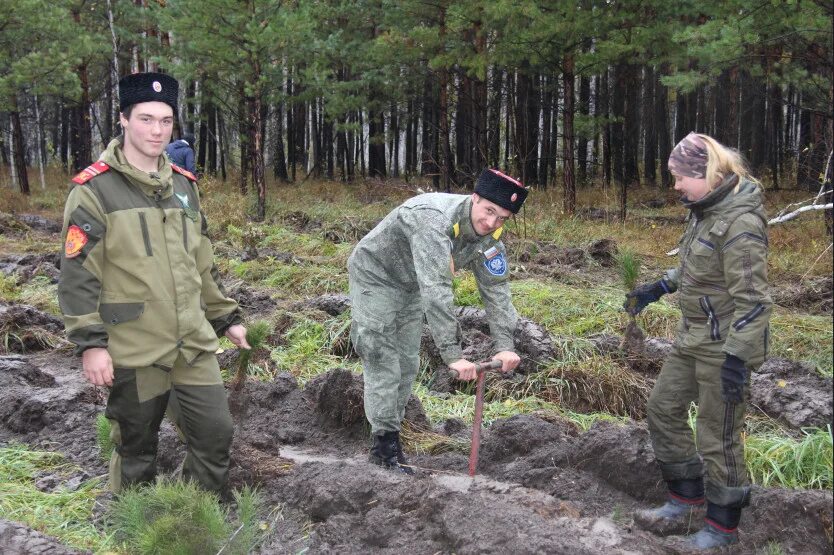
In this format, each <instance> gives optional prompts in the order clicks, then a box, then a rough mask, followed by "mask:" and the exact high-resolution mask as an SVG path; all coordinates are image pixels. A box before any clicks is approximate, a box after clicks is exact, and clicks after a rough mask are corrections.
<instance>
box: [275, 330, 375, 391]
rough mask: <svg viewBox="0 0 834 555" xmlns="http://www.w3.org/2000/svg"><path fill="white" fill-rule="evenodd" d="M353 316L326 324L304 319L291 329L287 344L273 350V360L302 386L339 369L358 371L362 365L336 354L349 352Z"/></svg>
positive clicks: (288, 332)
mask: <svg viewBox="0 0 834 555" xmlns="http://www.w3.org/2000/svg"><path fill="white" fill-rule="evenodd" d="M349 316H350V315H349V313H345V314H343V315H341V316H339V317H337V318H332V319H328V320H326V321H324V322H319V321H316V320H313V319H311V318H308V317H305V316H301V317H300V318H299V319H298V320H297V321H296V322H295V323H294V324H293V325H292V327H290V328H289V329H288V330H287V333H286V340H287V345H286V346H280V347H276V348H275V349H273V350H272V354H271V358H272V360H273V361H274V362H275V364H276V365H277V366H278V368H279V370H281V371H286V372H290V373H292V374H293V375H294V376H295V377H296V378H297V379H298V381H299V383H300V384H304V383H306V382H307V381H308V380H310V379H311V378H313V377H315V376H317V375H319V374H321V373H324V372H327V371H328V370H332V369H333V368H337V367H344V368H348V369H351V370H357V369H358V366H359V363H358V362H356V361H350V360H348V359H347V358H345V357H343V356H339V355H335V354H333V352H347V348H346V346H345V342H346V341H348V334H349V331H350V318H349Z"/></svg>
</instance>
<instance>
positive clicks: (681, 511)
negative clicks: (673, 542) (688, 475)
mask: <svg viewBox="0 0 834 555" xmlns="http://www.w3.org/2000/svg"><path fill="white" fill-rule="evenodd" d="M667 484H668V486H669V495H668V497H667V499H666V503H664V504H663V505H661V506H660V507H655V508H653V509H644V510H641V511H637V512H636V513H634V523H635V524H636V525H637V526H639V527H640V528H642V529H643V530H648V531H650V532H652V533H654V534H657V535H658V536H676V535H684V534H689V533H691V532H692V531H693V530H694V529H695V527H696V526H697V523H699V522H700V520H701V518H702V516H703V507H704V482H703V480H702V479H700V478H698V479H692V480H673V481H670V482H668V483H667Z"/></svg>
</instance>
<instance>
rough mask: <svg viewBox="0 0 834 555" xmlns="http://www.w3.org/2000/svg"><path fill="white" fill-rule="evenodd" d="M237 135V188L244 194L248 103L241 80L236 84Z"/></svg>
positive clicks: (245, 187) (247, 144) (246, 179)
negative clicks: (238, 154)
mask: <svg viewBox="0 0 834 555" xmlns="http://www.w3.org/2000/svg"><path fill="white" fill-rule="evenodd" d="M237 92H238V95H240V96H239V97H238V98H239V100H238V106H237V108H238V111H237V118H238V119H237V122H238V123H237V135H238V140H239V141H240V176H239V181H238V189H239V190H240V194H241V195H245V194H246V193H247V192H248V189H249V179H248V178H249V138H250V137H249V117H250V115H249V104H248V103H247V102H246V95H245V94H244V88H243V81H241V82H240V84H239V86H238V91H237Z"/></svg>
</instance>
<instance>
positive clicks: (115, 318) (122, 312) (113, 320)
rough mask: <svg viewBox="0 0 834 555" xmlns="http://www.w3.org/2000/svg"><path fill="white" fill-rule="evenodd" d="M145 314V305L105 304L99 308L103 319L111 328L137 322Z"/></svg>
mask: <svg viewBox="0 0 834 555" xmlns="http://www.w3.org/2000/svg"><path fill="white" fill-rule="evenodd" d="M143 312H145V303H103V304H100V305H99V307H98V313H99V316H101V319H102V320H104V323H105V324H110V325H111V326H115V325H116V324H121V323H123V322H130V321H131V320H136V319H137V318H139V317H140V316H141V315H142V313H143Z"/></svg>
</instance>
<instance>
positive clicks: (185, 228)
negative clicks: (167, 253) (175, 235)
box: [182, 212, 188, 250]
mask: <svg viewBox="0 0 834 555" xmlns="http://www.w3.org/2000/svg"><path fill="white" fill-rule="evenodd" d="M186 218H188V216H186V215H185V212H183V213H182V244H183V245H184V246H185V250H188V226H187V225H186V222H185V220H186Z"/></svg>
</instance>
